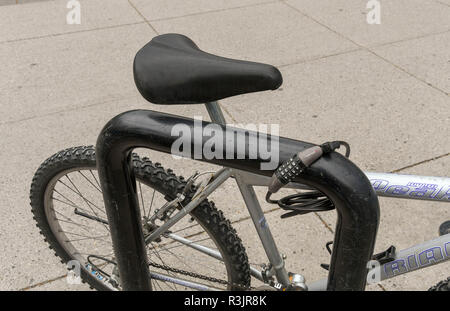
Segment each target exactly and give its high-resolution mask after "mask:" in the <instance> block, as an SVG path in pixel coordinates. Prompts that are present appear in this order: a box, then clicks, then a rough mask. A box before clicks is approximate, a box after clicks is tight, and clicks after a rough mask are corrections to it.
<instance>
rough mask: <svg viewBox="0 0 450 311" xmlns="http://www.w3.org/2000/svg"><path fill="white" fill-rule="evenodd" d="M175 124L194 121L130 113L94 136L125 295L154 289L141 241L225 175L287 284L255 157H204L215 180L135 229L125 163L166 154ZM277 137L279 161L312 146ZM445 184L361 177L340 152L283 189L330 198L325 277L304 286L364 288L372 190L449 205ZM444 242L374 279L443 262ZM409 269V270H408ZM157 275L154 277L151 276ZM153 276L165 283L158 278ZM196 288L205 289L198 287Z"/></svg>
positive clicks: (400, 257) (374, 206) (216, 111)
mask: <svg viewBox="0 0 450 311" xmlns="http://www.w3.org/2000/svg"><path fill="white" fill-rule="evenodd" d="M206 107H207V109H208V112H209V114H210V116H211V119H212V121H213V122H214V123H217V124H222V125H223V124H225V119H224V117H223V114H222V112H221V110H220V108H219V106H218V104H217V103H208V104H206ZM179 123H182V124H185V125H186V126H189V127H192V126H193V122H192V119H186V118H182V117H178V116H172V115H169V114H164V113H157V112H153V111H144V110H138V111H129V112H126V113H123V114H121V115H119V116H117V117H115V118H113V119H112V120H111V121H110V122H109V123H108V124H107V125H106V126H105V127H104V129H103V130H102V132H101V134H100V135H99V139H98V141H97V163H98V164H97V165H98V171H99V176H100V182H101V186H102V190H103V196H104V201H105V207H106V211H107V215H108V222H109V224H110V230H111V236H112V241H113V246H114V251H115V257H116V260H117V263H118V268H119V274H120V277H121V282H122V287H123V289H124V290H150V289H151V284H150V282H149V276H150V272H149V269H148V264H147V257H146V251H145V243H146V242H148V241H150V240H152V239H154V238H156V237H157V236H159V235H160V234H162V233H164V232H166V231H167V229H168V228H170V226H172V225H173V224H175V223H176V222H177V221H178V220H179V219H181V218H182V217H184V216H185V215H186V214H188V213H189V212H190V211H191V210H192V209H194V208H195V207H196V206H198V204H200V203H201V201H202V200H204V199H205V198H206V197H207V196H208V195H209V194H210V193H212V192H213V191H214V190H216V189H217V188H218V187H220V185H221V184H222V183H223V182H224V181H225V180H227V179H228V178H230V177H232V178H234V179H235V180H236V182H237V184H238V187H239V190H240V192H241V194H242V196H243V199H244V201H245V204H246V206H247V208H248V210H249V213H250V216H251V218H252V220H253V223H254V225H255V228H256V230H257V232H258V235H259V237H260V240H261V242H262V245H263V247H264V250H265V252H266V255H267V257H268V259H269V262H270V264H271V265H272V267H273V273H274V274H275V275H276V278H277V280H278V282H280V283H281V284H282V285H284V286H287V285H289V283H290V281H289V278H288V273H287V271H286V270H285V268H284V259H283V258H282V257H281V255H280V253H279V251H278V249H277V246H276V243H275V241H274V239H273V237H272V234H271V232H270V229H269V226H268V224H267V221H266V220H265V217H264V213H263V212H262V209H261V207H260V205H259V202H258V200H257V197H256V194H255V192H254V189H253V186H267V185H268V182H269V178H270V177H269V176H271V175H272V173H273V171H270V170H267V171H261V170H259V168H258V164H260V162H261V160H260V159H257V160H250V159H249V160H223V159H222V160H221V159H212V160H206V159H202V161H208V162H211V163H215V164H218V165H222V166H224V168H223V169H221V170H219V171H218V172H217V173H216V174H215V175H214V178H213V181H212V182H211V183H210V184H209V185H208V186H207V187H206V188H205V189H204V190H203V191H202V192H201V194H200V195H199V196H197V197H195V198H194V199H193V200H192V201H191V202H190V203H189V204H188V205H187V206H185V207H184V208H183V209H182V210H181V211H180V212H178V213H177V214H176V215H175V216H173V217H172V218H171V219H170V220H169V221H167V222H166V223H165V224H164V225H163V226H161V227H160V228H158V229H157V230H155V231H154V232H153V233H152V234H151V235H150V236H149V237H147V238H146V239H144V236H143V233H142V229H141V227H140V226H141V225H140V215H139V206H138V201H137V199H136V184H135V180H134V176H133V174H132V169H131V167H130V162H129V157H130V154H131V151H132V149H134V148H137V147H146V148H150V149H153V150H157V151H162V152H166V153H170V146H171V144H172V143H173V141H174V140H175V138H176V137H171V135H170V128H171V127H172V126H173V125H174V124H179ZM235 132H236V134H237V135H257V134H258V133H256V132H249V131H244V130H240V129H235ZM245 132H246V133H247V134H246V133H245ZM268 139H271V137H269V138H268ZM277 139H279V142H280V162H282V161H284V160H286V159H287V158H289V157H290V156H291V155H292V154H294V153H295V152H298V151H299V150H302V149H305V148H307V147H309V146H311V144H308V143H304V142H300V141H295V140H291V139H287V138H283V137H279V138H277ZM366 176H367V177H366ZM369 179H370V181H369ZM449 185H450V180H449V179H448V178H434V177H420V176H407V175H398V174H378V173H367V174H366V175H365V174H364V173H363V172H361V171H360V170H359V169H358V168H357V167H356V166H355V165H354V164H353V163H352V162H350V161H349V160H348V159H346V158H345V157H343V156H341V155H340V154H337V153H333V154H330V155H328V156H326V157H323V158H322V159H320V160H319V161H317V162H316V163H315V164H314V165H313V166H312V167H311V168H310V169H309V170H308V173H307V174H305V176H304V177H302V178H298V179H297V180H296V181H295V182H294V183H291V184H289V185H287V187H289V188H294V189H308V188H311V187H314V188H317V189H319V190H320V191H322V192H323V193H325V194H326V195H327V196H328V197H330V199H332V201H333V202H334V203H335V206H336V210H337V213H338V221H337V226H336V231H335V232H336V233H335V239H334V247H333V253H332V257H331V264H330V271H329V276H328V279H327V280H320V281H318V282H315V283H312V284H311V285H309V287H310V289H311V290H324V289H328V290H363V289H364V288H365V284H366V280H367V263H368V262H369V260H370V259H371V257H372V253H373V247H374V244H375V238H376V232H377V228H378V222H379V207H378V200H377V195H376V194H375V191H376V192H377V194H378V195H380V196H394V197H402V198H410V199H411V198H412V199H426V200H437V201H446V202H449V199H448V197H449ZM432 190H433V191H432ZM172 238H173V239H175V240H177V239H178V241H179V242H181V243H183V242H184V243H185V244H186V245H188V246H190V247H193V248H196V249H198V250H199V251H202V252H204V253H205V254H208V255H210V256H212V257H215V258H217V259H219V260H220V259H221V256H220V253H219V252H217V251H215V250H212V249H208V248H206V247H203V246H201V245H196V244H195V243H191V242H189V241H183V240H182V239H183V238H181V237H177V236H172ZM449 239H450V236H449V235H447V236H443V237H440V238H439V239H436V240H433V241H430V242H429V243H424V244H423V245H419V246H416V247H414V248H412V249H408V250H405V251H400V252H398V253H397V258H396V260H395V261H393V262H391V263H388V264H391V265H390V268H389V266H386V265H383V266H381V267H375V268H374V269H378V270H374V269H372V270H371V271H370V272H369V274H370V273H375V274H376V275H380V276H381V277H380V278H379V279H380V280H382V279H385V278H388V277H393V276H395V275H398V274H401V273H406V272H409V271H412V270H416V269H419V268H422V267H424V266H429V265H432V264H436V263H440V262H443V261H445V260H448V259H449V247H450V242H449ZM438 248H439V249H440V253H439V251H438ZM417 251H420V253H419V256H418V257H415V256H414V258H415V261H412V257H411V256H412V255H411V252H414V254H415V253H417ZM430 252H431V253H430ZM420 254H424V255H420ZM430 254H432V256H431V255H430ZM439 254H440V255H441V256H440V255H439ZM405 260H406V261H405ZM410 263H412V265H409V264H410ZM414 263H415V265H414ZM389 269H390V270H389ZM389 272H391V273H389ZM251 274H252V276H254V277H256V278H258V279H260V280H262V274H261V272H260V271H258V270H257V269H255V268H252V269H251ZM154 276H155V275H154V274H152V277H154ZM157 277H160V278H164V276H162V275H159V276H157ZM194 286H195V284H194ZM199 288H202V289H205V288H204V287H201V286H199Z"/></svg>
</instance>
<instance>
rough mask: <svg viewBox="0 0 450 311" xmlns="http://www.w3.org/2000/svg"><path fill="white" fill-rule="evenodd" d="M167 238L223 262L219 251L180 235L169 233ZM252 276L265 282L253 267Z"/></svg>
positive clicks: (251, 269)
mask: <svg viewBox="0 0 450 311" xmlns="http://www.w3.org/2000/svg"><path fill="white" fill-rule="evenodd" d="M167 236H168V237H169V238H171V239H172V240H175V241H177V242H179V243H181V244H184V245H186V246H188V247H191V248H193V249H195V250H198V251H199V252H202V253H204V254H206V255H208V256H211V257H213V258H215V259H218V260H221V261H223V257H222V254H221V253H220V252H219V251H217V250H215V249H212V248H209V247H207V246H204V245H200V244H197V243H195V242H193V241H191V240H188V239H185V238H183V237H181V236H179V235H176V234H173V233H169V234H168V235H167ZM250 274H251V275H252V276H254V277H255V278H257V279H258V280H260V281H262V280H263V277H262V274H261V271H259V270H258V269H256V268H254V267H252V266H250Z"/></svg>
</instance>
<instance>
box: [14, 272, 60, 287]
mask: <svg viewBox="0 0 450 311" xmlns="http://www.w3.org/2000/svg"><path fill="white" fill-rule="evenodd" d="M66 276H67V274H64V275H60V276H57V277H55V278H52V279H48V280H45V281H42V282H39V283H35V284H32V285H29V286H26V287H23V288H21V289H19V291H27V290H30V289H32V288H36V287H40V286H43V285H45V284H49V283H53V282H55V281H58V280H61V279H63V278H65V277H66Z"/></svg>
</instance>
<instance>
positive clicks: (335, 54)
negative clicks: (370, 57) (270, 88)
mask: <svg viewBox="0 0 450 311" xmlns="http://www.w3.org/2000/svg"><path fill="white" fill-rule="evenodd" d="M362 50H363V49H362V48H360V47H356V48H354V49H349V50H345V51H342V52H336V53H333V54H328V55H322V56H317V57H312V58H305V59H303V60H299V61H296V62H293V63H287V64H282V65H278V66H277V68H284V67H289V66H293V65H299V64H307V63H313V62H315V61H318V60H321V59H326V58H329V57H335V56H340V55H345V54H351V53H353V52H358V51H362Z"/></svg>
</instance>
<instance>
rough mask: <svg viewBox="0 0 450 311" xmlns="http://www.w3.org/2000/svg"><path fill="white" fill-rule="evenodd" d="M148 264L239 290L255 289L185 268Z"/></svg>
mask: <svg viewBox="0 0 450 311" xmlns="http://www.w3.org/2000/svg"><path fill="white" fill-rule="evenodd" d="M149 265H150V266H152V267H154V268H158V269H163V270H166V271H170V272H174V273H179V274H183V275H186V276H190V277H193V278H198V279H201V280H205V281H209V282H214V283H219V284H223V285H230V286H234V287H237V288H239V289H240V290H253V289H255V288H254V287H251V286H245V285H242V284H236V283H232V282H228V281H225V280H221V279H217V278H213V277H210V276H206V275H202V274H198V273H194V272H190V271H185V270H181V269H177V268H173V267H169V266H166V265H160V264H157V263H154V262H150V263H149Z"/></svg>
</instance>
